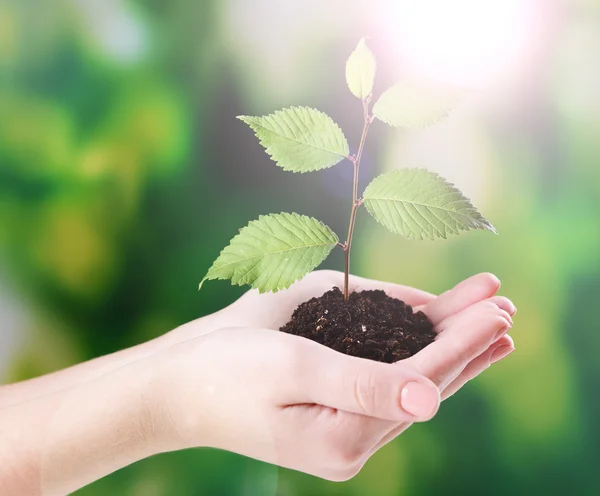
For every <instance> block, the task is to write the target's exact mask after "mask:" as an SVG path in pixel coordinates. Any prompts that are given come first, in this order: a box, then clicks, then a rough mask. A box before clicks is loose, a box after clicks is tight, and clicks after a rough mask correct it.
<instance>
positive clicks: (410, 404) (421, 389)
mask: <svg viewBox="0 0 600 496" xmlns="http://www.w3.org/2000/svg"><path fill="white" fill-rule="evenodd" d="M313 344H314V346H312V345H313ZM305 345H306V346H307V347H310V350H309V349H307V350H306V352H304V353H303V356H304V357H306V363H305V364H304V366H303V367H302V374H301V376H302V378H303V381H302V382H303V385H302V386H301V390H302V395H303V396H304V400H305V401H306V402H307V403H316V404H319V405H324V406H328V407H330V408H335V409H338V410H343V411H346V412H351V413H358V414H361V415H366V416H369V417H375V418H379V419H386V420H394V421H406V420H410V421H411V422H415V421H426V420H429V419H431V418H432V417H433V416H434V415H435V414H436V412H437V410H438V407H439V402H440V395H439V390H438V389H437V387H436V386H435V385H434V384H433V383H432V382H431V381H430V380H429V379H427V378H426V377H424V376H423V375H422V374H419V373H418V372H416V371H415V370H413V369H412V368H410V367H406V366H404V367H400V366H398V365H392V364H387V363H380V362H375V361H372V360H365V359H362V358H356V357H351V356H348V355H344V354H342V353H338V352H336V351H333V350H331V349H329V348H326V347H324V346H321V345H317V344H316V343H314V342H312V341H308V340H307V343H306V344H305Z"/></svg>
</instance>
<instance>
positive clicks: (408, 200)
mask: <svg viewBox="0 0 600 496" xmlns="http://www.w3.org/2000/svg"><path fill="white" fill-rule="evenodd" d="M363 197H364V203H365V206H366V207H367V210H368V211H369V213H370V214H371V215H372V216H373V217H375V219H376V220H377V221H378V222H380V223H381V224H383V225H384V226H385V227H387V228H388V229H389V230H390V231H392V232H394V233H396V234H401V235H402V236H405V237H406V238H409V239H423V238H429V239H434V238H435V237H440V238H446V236H447V235H448V234H458V233H459V231H468V230H470V229H486V230H488V231H491V232H493V233H496V230H495V229H494V226H492V225H491V224H490V223H489V222H488V221H487V220H486V219H485V217H483V216H482V215H481V214H480V213H479V212H478V211H477V209H476V208H475V207H473V205H471V202H470V200H469V199H468V198H466V197H465V196H464V195H463V194H462V193H461V192H460V191H459V190H458V189H456V188H455V187H454V186H453V185H452V184H450V183H449V182H447V181H446V180H445V179H444V178H442V177H440V176H438V175H437V174H435V173H433V172H429V171H427V170H425V169H402V170H395V171H392V172H387V173H385V174H382V175H381V176H379V177H377V178H375V179H374V180H373V181H372V182H371V184H369V185H368V186H367V188H366V189H365V193H364V195H363Z"/></svg>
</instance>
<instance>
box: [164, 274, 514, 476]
mask: <svg viewBox="0 0 600 496" xmlns="http://www.w3.org/2000/svg"><path fill="white" fill-rule="evenodd" d="M340 282H341V274H339V273H336V272H329V271H324V272H316V273H314V274H311V275H310V276H308V277H307V278H306V279H304V280H303V281H301V282H300V283H297V284H296V285H294V286H293V287H292V288H290V290H288V291H284V292H280V293H276V294H266V295H258V294H257V293H256V292H254V291H251V292H249V293H247V294H246V295H245V296H244V297H242V298H241V299H240V300H238V301H237V302H236V303H234V304H233V305H231V306H230V307H228V308H227V309H225V310H223V311H222V312H219V314H217V315H215V316H214V320H213V321H212V322H211V324H212V325H213V326H219V325H225V326H228V327H227V328H224V329H220V330H217V331H215V332H212V331H213V330H214V329H212V328H211V326H208V328H206V327H205V326H200V325H198V324H197V323H191V324H188V325H186V326H183V328H180V329H178V330H176V331H174V335H176V336H177V337H178V339H179V340H181V341H180V344H178V345H175V346H173V347H171V348H169V349H168V350H167V351H165V354H164V357H163V358H164V362H163V367H164V370H165V372H164V377H166V378H168V387H167V388H166V389H165V390H166V392H165V397H166V400H165V401H163V402H162V403H163V404H165V405H168V407H166V408H165V410H164V411H163V415H162V417H163V419H165V418H166V419H168V421H167V422H166V424H167V425H168V426H169V427H168V428H167V429H166V430H165V431H164V437H163V446H162V448H161V449H162V450H163V451H164V450H173V449H181V448H186V447H192V446H213V447H218V448H221V449H226V450H230V451H234V452H237V453H241V454H244V455H247V456H250V457H253V458H257V459H260V460H264V461H267V462H270V463H275V464H277V465H281V466H284V467H289V468H293V469H296V470H300V471H303V472H307V473H310V474H313V475H317V476H319V477H322V478H326V479H330V480H346V479H348V478H350V477H352V476H353V475H355V474H356V473H357V472H358V471H359V470H360V468H361V467H362V466H363V464H364V463H365V462H366V460H367V459H368V458H369V456H371V454H373V453H374V452H375V451H376V450H377V449H379V448H380V447H381V446H383V445H384V444H385V443H386V442H389V441H390V440H391V439H393V438H394V437H396V436H397V435H398V434H399V433H401V432H402V431H403V430H405V429H406V428H407V427H409V426H410V425H411V424H412V423H413V422H415V421H424V420H428V419H429V418H431V417H432V416H433V415H434V414H435V412H436V411H437V408H438V404H439V395H440V394H441V395H442V397H447V396H449V395H450V394H452V393H454V392H455V391H456V390H458V389H459V388H460V387H461V386H462V385H464V383H465V382H466V381H468V380H469V379H470V378H472V377H474V376H476V375H478V374H479V373H480V372H481V371H482V370H484V369H485V368H487V367H488V366H489V364H490V362H491V361H492V355H493V354H494V353H501V354H508V353H510V351H512V349H514V348H513V345H512V340H511V339H510V338H509V337H508V336H507V335H506V332H507V330H508V329H509V327H510V326H511V324H512V321H511V317H510V315H511V314H514V312H515V308H514V306H513V305H512V303H511V302H510V301H509V300H507V299H505V298H502V297H495V296H493V295H494V294H495V293H496V291H497V289H498V287H499V282H498V280H497V279H496V278H495V277H493V276H491V275H489V274H481V275H479V276H475V277H473V278H470V279H468V280H466V281H464V282H463V283H461V284H459V285H458V286H457V287H456V288H454V289H453V290H451V291H449V292H447V293H444V294H443V295H441V296H439V297H437V298H436V297H434V296H432V295H429V294H427V293H424V292H421V291H418V290H414V289H411V288H406V287H403V286H397V285H392V284H386V283H378V282H374V281H368V280H365V279H360V278H353V279H352V284H353V287H354V288H355V289H358V290H360V289H374V288H379V289H384V290H385V291H386V292H387V293H388V294H390V296H395V297H398V298H401V299H403V300H404V301H406V302H407V303H409V304H412V305H414V306H415V307H416V308H417V309H421V310H423V311H425V313H426V314H427V315H428V316H429V318H430V319H431V320H432V321H433V323H434V325H435V329H436V331H437V332H438V333H439V334H440V336H439V338H438V339H437V340H436V342H435V343H433V344H432V345H430V346H429V347H427V348H425V349H424V350H422V351H421V352H420V353H418V354H417V355H415V356H414V357H411V358H410V359H408V360H403V361H401V362H398V363H397V364H393V365H388V364H381V363H377V362H372V361H369V360H363V359H359V358H354V357H348V356H346V355H342V354H340V353H337V352H334V351H333V350H330V349H329V348H326V347H324V346H321V345H318V344H317V343H314V342H312V341H309V340H307V339H304V338H299V337H296V336H291V335H288V334H284V333H280V332H277V331H276V330H275V329H277V328H279V327H280V326H281V325H283V324H284V323H285V322H286V321H287V320H288V319H289V317H290V315H291V313H292V311H293V310H294V309H295V307H296V306H297V305H298V304H299V303H301V302H302V301H305V300H307V299H309V298H311V297H313V296H319V295H320V294H322V293H323V292H325V291H327V290H328V289H331V287H332V286H334V285H339V284H340ZM242 323H244V324H246V326H245V327H237V328H236V327H230V326H235V325H240V324H242ZM200 327H203V328H202V329H200ZM184 336H187V338H188V340H186V341H183V340H182V338H183V337H184ZM194 336H199V337H194ZM434 384H435V386H437V387H435V386H434Z"/></svg>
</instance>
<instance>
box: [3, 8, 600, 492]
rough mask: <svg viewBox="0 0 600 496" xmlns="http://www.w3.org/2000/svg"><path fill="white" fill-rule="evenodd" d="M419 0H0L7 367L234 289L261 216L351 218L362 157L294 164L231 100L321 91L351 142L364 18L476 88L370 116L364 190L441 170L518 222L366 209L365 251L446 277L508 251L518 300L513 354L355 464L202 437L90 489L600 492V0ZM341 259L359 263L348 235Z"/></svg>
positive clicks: (373, 261) (387, 43) (390, 67)
mask: <svg viewBox="0 0 600 496" xmlns="http://www.w3.org/2000/svg"><path fill="white" fill-rule="evenodd" d="M424 2H425V3H423V2H420V4H422V5H425V4H427V8H429V9H430V10H428V11H427V12H426V15H424V16H423V15H421V18H420V21H419V22H420V23H421V24H419V23H417V21H416V19H417V18H411V17H410V15H408V14H407V12H408V13H410V9H409V10H408V11H407V10H404V11H403V10H402V8H404V7H402V6H403V5H404V6H405V5H406V4H407V2H400V1H398V2H394V1H393V0H376V1H367V0H364V1H360V0H356V1H346V0H343V1H342V0H332V1H326V2H324V1H319V0H304V1H303V2H282V1H277V0H220V1H217V0H213V1H210V0H169V1H166V0H164V1H161V0H138V1H133V0H131V1H127V0H1V1H0V379H2V380H3V381H4V382H9V381H16V380H21V379H25V378H28V377H32V376H36V375H39V374H43V373H46V372H49V371H52V370H55V369H58V368H62V367H66V366H68V365H71V364H74V363H77V362H79V361H82V360H86V359H89V358H92V357H95V356H98V355H102V354H106V353H109V352H112V351H115V350H118V349H121V348H123V347H127V346H130V345H133V344H136V343H139V342H142V341H144V340H147V339H150V338H152V337H154V336H157V335H160V334H162V333H164V332H166V331H168V330H169V329H172V328H173V327H175V326H177V325H179V324H181V323H183V322H186V321H189V320H191V319H194V318H197V317H199V316H201V315H204V314H207V313H210V312H212V311H215V310H217V309H219V308H221V307H223V306H224V305H226V304H228V303H229V302H231V301H233V300H234V299H235V298H236V297H238V296H239V295H240V294H242V292H243V289H240V288H233V287H231V286H229V285H228V284H227V283H226V282H213V283H209V284H207V285H206V288H205V289H203V291H202V292H200V293H198V292H197V291H196V289H197V284H198V282H199V280H200V279H201V277H202V275H203V274H204V273H205V271H206V269H207V268H208V267H209V265H210V263H211V262H212V260H213V259H214V258H215V257H216V256H217V255H218V253H219V251H220V249H221V248H222V247H223V246H225V244H226V243H227V242H228V240H229V239H230V238H231V237H232V236H233V235H234V234H235V233H236V230H237V229H238V228H239V227H241V226H243V225H245V224H246V223H247V222H248V221H249V220H251V219H253V218H255V217H257V216H258V215H259V214H263V213H269V212H279V211H282V210H285V211H296V212H299V213H303V214H308V215H314V216H317V217H319V218H321V219H322V220H323V221H325V222H326V223H327V224H329V225H330V226H332V227H333V228H334V229H335V230H336V231H337V232H340V233H343V232H344V229H345V226H346V222H347V215H348V210H349V208H348V201H349V198H350V191H351V171H350V170H349V167H348V164H346V165H344V164H340V165H338V166H337V167H335V168H333V169H329V170H327V171H323V172H319V173H314V174H306V175H293V174H290V173H286V172H284V171H282V170H281V169H279V168H277V167H276V166H275V165H274V164H273V163H272V162H270V161H269V160H268V157H267V156H266V155H265V154H264V152H263V151H262V149H261V148H260V146H259V145H258V144H257V143H256V142H255V140H254V137H253V136H252V133H251V132H250V131H249V130H248V129H247V128H245V126H244V125H243V124H242V123H240V122H239V121H237V120H236V119H235V116H236V115H239V114H253V115H254V114H256V115H258V114H264V113H269V112H271V111H273V110H275V109H277V108H279V107H282V106H288V105H309V106H314V107H318V108H320V109H321V110H323V111H325V112H327V113H328V114H330V115H331V116H332V117H333V118H334V119H335V120H337V121H338V122H339V123H340V124H341V126H342V127H343V129H344V130H345V132H346V135H347V137H348V138H349V140H350V141H351V143H356V142H357V140H358V137H359V133H360V129H361V122H360V121H361V109H360V104H359V103H358V102H357V100H355V99H354V98H353V97H352V95H351V94H350V93H349V92H348V91H347V88H346V86H345V80H344V65H345V60H346V58H347V56H348V55H349V53H350V52H351V50H352V49H353V48H354V46H355V44H356V42H357V41H358V39H359V38H360V37H361V36H363V35H368V36H369V37H370V41H369V44H370V45H371V47H372V48H373V50H374V52H375V53H376V56H377V58H378V60H379V67H378V71H379V72H378V80H377V86H376V91H377V92H379V91H381V90H382V89H385V88H386V87H387V86H388V85H390V84H391V83H393V82H394V80H395V78H397V77H399V75H401V74H402V73H403V71H409V70H414V71H426V72H427V71H428V72H429V74H430V75H436V76H440V77H443V76H446V77H448V78H449V79H453V80H455V81H457V80H459V79H461V78H463V79H464V81H461V82H464V83H469V84H472V85H474V86H476V87H477V89H478V91H477V92H476V93H474V95H473V96H472V97H471V98H470V99H469V100H468V101H467V102H465V104H464V105H463V106H462V107H461V108H460V109H458V110H457V111H456V112H455V113H454V114H453V115H452V117H451V118H450V119H448V120H447V121H445V122H444V123H442V124H440V125H438V126H435V127H433V128H429V129H426V130H423V131H418V132H413V133H405V132H401V131H397V130H391V129H389V128H386V127H385V126H384V125H383V124H381V123H380V124H377V125H376V126H374V128H373V132H372V135H371V137H370V142H369V144H368V146H367V150H366V152H365V153H366V154H365V161H364V167H363V170H362V183H363V186H364V184H366V181H367V180H368V178H370V177H372V176H373V175H374V174H375V173H377V172H380V171H383V170H386V169H391V168H396V167H401V166H417V167H427V168H429V169H431V170H435V171H437V172H439V173H441V174H442V175H444V176H445V177H447V178H448V179H449V180H451V181H452V182H454V183H455V184H457V185H458V186H459V187H460V188H461V189H462V190H463V191H464V192H465V193H466V194H467V195H468V196H470V197H471V198H472V199H473V200H474V203H475V204H476V205H477V206H478V207H479V208H480V210H482V212H483V213H484V214H485V215H486V216H487V217H488V218H489V219H490V220H491V221H492V222H493V223H494V224H495V225H496V227H497V228H498V231H499V233H500V235H499V236H492V235H490V234H489V233H479V232H477V233H468V234H464V235H463V236H460V237H455V238H453V239H451V240H449V241H446V242H434V243H431V242H422V243H419V242H409V241H406V240H402V239H399V238H396V237H394V236H392V235H388V234H387V233H386V232H384V231H383V229H380V227H379V226H378V225H377V224H376V223H375V222H373V221H372V220H371V219H369V218H368V216H366V215H365V214H364V212H361V214H360V215H359V219H358V225H357V233H356V238H355V239H356V245H355V251H354V257H353V261H354V266H353V272H355V273H357V274H359V275H363V276H366V277H371V278H381V279H384V280H393V281H397V282H401V283H404V284H409V285H413V286H417V287H421V288H424V289H426V290H429V291H432V292H441V291H444V290H446V289H448V288H449V287H450V286H452V285H454V284H455V283H456V282H458V281H459V280H461V279H463V278H465V277H467V276H469V275H472V274H474V273H476V272H480V271H491V272H494V273H495V274H497V275H498V276H499V277H500V278H501V279H502V281H503V288H502V293H503V294H506V295H507V296H509V297H511V298H512V299H513V300H514V301H515V303H516V305H517V306H518V308H519V313H518V314H517V316H516V321H515V324H516V325H515V327H514V329H513V332H512V335H513V337H514V339H515V342H516V347H517V351H516V352H515V353H514V354H513V355H512V356H511V357H510V359H508V360H506V361H505V362H504V363H501V364H499V365H497V366H495V367H493V369H491V370H489V371H487V372H486V373H484V374H483V375H482V377H480V378H478V379H477V380H476V381H474V382H473V383H471V384H469V385H468V386H467V387H465V388H464V390H463V391H461V392H460V394H459V395H457V396H456V397H454V398H452V399H450V400H448V401H447V402H446V403H445V404H444V405H443V407H442V409H441V411H440V414H439V415H438V417H437V418H436V419H435V420H434V421H433V422H431V423H428V424H426V425H418V426H415V427H413V428H412V429H410V430H409V431H408V432H407V433H405V434H403V435H402V436H401V438H399V439H397V440H395V441H394V442H393V443H391V444H390V445H388V446H386V447H385V448H384V449H382V450H381V451H380V452H379V453H377V454H376V455H375V456H374V457H373V458H372V459H371V460H370V461H369V462H368V464H367V465H366V467H365V468H364V470H363V471H362V472H361V473H360V474H359V475H358V476H357V477H356V478H355V479H353V480H352V481H350V482H347V483H343V484H334V483H328V482H325V481H321V480H319V479H316V478H312V477H309V476H305V475H302V474H298V473H295V472H292V471H288V470H280V469H277V468H275V467H272V466H268V465H264V464H261V463H258V462H255V461H252V460H247V459H245V458H242V457H239V456H236V455H233V454H229V453H224V452H217V451H209V450H190V451H187V452H182V453H173V454H166V455H161V456H157V457H153V458H151V459H149V460H146V461H143V462H140V463H137V464H135V465H133V466H131V467H128V468H126V469H124V470H121V471H120V472H118V473H115V474H113V475H111V476H109V477H107V478H105V479H103V480H101V481H98V482H97V483H95V484H92V485H91V486H89V487H87V488H85V489H83V490H81V491H80V492H78V493H77V494H81V495H82V496H93V495H104V494H127V495H134V496H136V495H140V496H141V495H143V496H153V495H157V496H158V495H171V494H177V495H275V494H277V495H280V496H296V495H365V494H369V495H370V494H376V495H434V494H435V495H437V494H444V495H446V494H449V495H453V494H457V495H458V494H460V495H481V494H486V495H501V494H519V495H521V494H523V495H529V494H553V495H554V494H576V495H588V494H589V495H595V494H600V475H599V472H598V468H597V467H598V465H600V422H599V421H598V418H599V417H600V360H599V359H598V357H599V356H600V332H599V331H600V326H599V325H598V317H597V315H596V305H598V302H599V300H600V256H599V254H600V218H599V217H600V200H599V196H600V64H599V63H598V61H599V60H600V2H598V1H596V0H587V1H586V0H564V1H559V0H555V1H552V0H547V1H542V0H539V1H534V0H522V1H519V2H514V1H512V0H506V1H504V2H500V1H499V0H496V1H493V2H479V5H484V6H485V8H484V9H483V10H478V11H473V12H472V14H473V15H471V16H470V15H469V12H471V11H469V9H468V7H469V5H468V2H467V3H466V4H465V2H464V1H463V0H457V2H458V4H456V3H455V2H448V5H450V6H451V10H449V11H448V10H446V11H444V12H441V11H439V10H436V5H435V2H432V1H431V0H427V1H425V0H424ZM461 2H462V3H461ZM416 3H417V4H418V3H419V2H416ZM457 5H463V7H464V6H465V5H466V7H465V8H466V10H464V11H463V12H462V15H461V16H460V17H448V16H451V15H452V13H453V12H455V11H456V12H459V13H461V11H460V9H459V8H458V7H457ZM474 5H475V4H474V3H473V2H471V4H470V6H471V8H474V7H473V6H474ZM437 7H439V8H440V9H441V8H442V7H441V3H440V2H438V5H437ZM498 9H500V10H498ZM507 9H508V10H507ZM510 9H512V10H510ZM423 12H424V11H423V9H422V8H421V14H423ZM501 14H502V15H501ZM503 16H504V17H503ZM423 17H424V19H425V20H423ZM413 21H414V22H413ZM459 21H460V23H462V24H460V23H459ZM453 22H456V23H458V24H453ZM486 23H488V24H486ZM411 30H412V31H411ZM428 30H429V31H428ZM442 30H445V31H443V32H442ZM494 33H495V34H494ZM492 34H494V35H495V36H496V38H495V39H491V38H490V39H487V38H486V36H488V35H490V36H491V35H492ZM437 35H439V36H437ZM452 36H458V38H457V39H455V40H454V42H451V41H452V40H450V39H449V38H448V39H445V38H444V37H452ZM461 36H462V37H461ZM424 40H425V41H424ZM457 40H458V41H457ZM428 43H429V44H428ZM453 43H454V44H453ZM413 44H414V46H413ZM436 50H437V51H436ZM443 50H447V52H446V53H443ZM460 50H464V53H463V52H460ZM469 50H470V51H469ZM436 54H437V55H436ZM436 56H437V58H436ZM326 266H327V267H330V268H338V269H339V268H341V266H342V265H341V257H340V256H339V254H338V255H336V256H334V257H332V258H331V259H330V260H329V261H328V262H327V263H326ZM241 414H243V412H241Z"/></svg>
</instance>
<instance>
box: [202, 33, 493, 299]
mask: <svg viewBox="0 0 600 496" xmlns="http://www.w3.org/2000/svg"><path fill="white" fill-rule="evenodd" d="M375 69H376V62H375V57H374V56H373V53H372V52H371V50H370V49H369V48H368V47H367V44H366V42H365V40H364V38H363V39H362V40H360V42H359V43H358V46H357V47H356V49H355V50H354V51H353V52H352V54H351V55H350V58H349V59H348V61H347V63H346V81H347V83H348V87H349V89H350V91H351V92H352V94H353V95H354V96H356V97H357V98H359V99H360V100H361V102H362V108H363V130H362V136H361V139H360V143H359V145H358V149H357V153H356V155H351V154H350V151H349V147H348V141H347V140H346V137H345V136H344V133H343V132H342V130H341V129H340V127H339V126H338V125H337V124H336V123H335V122H334V121H333V120H332V119H331V118H330V117H329V116H327V115H326V114H324V113H323V112H320V111H318V110H316V109H313V108H308V107H290V108H286V109H283V110H278V111H276V112H275V113H273V114H270V115H267V116H263V117H248V116H240V117H238V118H239V119H240V120H241V121H243V122H245V123H246V124H248V126H250V127H251V128H252V130H253V131H254V132H255V134H256V137H257V138H258V139H259V141H260V144H261V145H262V146H263V147H264V148H265V150H266V152H267V154H268V155H269V156H270V157H271V159H272V160H274V161H275V162H276V164H277V165H278V166H279V167H281V168H282V169H284V170H287V171H292V172H299V173H305V172H311V171H317V170H321V169H326V168H328V167H333V166H334V165H336V164H338V163H339V162H341V161H343V160H344V159H347V160H348V161H349V162H350V163H351V164H352V166H353V167H354V182H353V191H352V208H351V210H350V222H349V226H348V234H347V236H346V241H344V242H343V243H342V242H340V240H339V238H338V236H337V235H336V234H335V233H334V232H333V231H332V230H331V229H330V228H329V227H327V226H326V225H325V224H323V223H322V222H320V221H319V220H317V219H315V218H313V217H307V216H305V215H299V214H296V213H280V214H270V215H263V216H260V217H259V218H258V220H254V221H252V222H250V223H249V224H248V225H247V226H246V227H244V228H242V229H241V230H240V232H239V234H238V235H236V236H235V237H234V238H233V239H232V240H231V242H230V244H229V246H227V247H226V248H225V249H224V250H223V251H222V252H221V254H220V255H219V257H218V258H217V260H215V262H214V263H213V265H212V267H211V268H210V269H209V271H208V273H207V274H206V276H205V277H204V279H203V280H202V282H201V283H200V287H202V284H203V283H204V281H206V280H210V279H230V280H231V283H232V284H237V285H240V286H243V285H250V286H252V287H253V288H256V289H258V291H259V292H261V293H263V292H269V291H272V292H275V291H278V290H280V289H284V288H288V287H289V286H291V285H292V284H293V283H294V282H295V281H297V280H299V279H302V278H303V277H304V276H306V275H307V274H308V273H309V272H311V271H312V270H314V269H315V268H316V267H317V266H318V265H320V264H321V263H322V262H323V261H324V260H325V259H326V258H327V256H328V255H329V254H330V253H331V251H332V250H333V249H334V248H335V247H336V246H337V247H340V248H341V249H342V250H343V251H344V261H345V262H344V289H343V294H344V300H345V301H347V300H348V296H349V290H348V277H349V273H350V250H351V248H352V238H353V235H354V224H355V221H356V212H357V210H358V209H359V208H360V207H361V206H362V205H364V206H365V207H366V209H367V210H368V211H369V213H370V214H371V215H372V216H373V217H374V218H375V220H377V221H378V222H379V223H381V224H382V225H383V226H385V227H386V228H388V229H389V230H390V231H392V232H394V233H396V234H400V235H401V236H404V237H406V238H409V239H434V238H444V239H445V238H446V237H447V235H449V234H458V233H459V232H460V231H468V230H471V229H486V230H488V231H491V232H494V233H495V232H496V231H495V229H494V227H493V226H492V225H491V224H490V223H489V222H488V221H487V220H486V219H485V218H484V217H483V216H482V215H481V214H480V213H479V212H478V211H477V209H476V208H475V207H473V205H472V204H471V202H470V200H469V199H468V198H466V197H465V196H464V195H463V194H462V193H461V192H460V191H459V190H458V189H456V188H455V187H454V186H453V185H452V184H450V183H449V182H447V181H446V180H445V179H443V178H442V177H440V176H439V175H437V174H435V173H433V172H430V171H427V170H425V169H400V170H394V171H391V172H387V173H385V174H382V175H380V176H379V177H377V178H375V179H374V180H373V181H372V182H371V183H370V184H369V185H368V186H367V187H366V189H365V190H364V192H363V195H362V196H359V194H358V171H359V168H360V162H361V158H362V155H363V150H364V147H365V143H366V140H367V135H368V133H369V129H370V127H371V125H372V124H373V122H374V121H375V119H379V120H380V121H382V122H385V123H386V124H388V125H390V126H394V127H399V128H404V129H415V128H421V127H424V126H427V125H431V124H434V123H436V122H438V121H439V120H440V119H442V118H443V117H445V116H446V115H448V114H449V113H450V111H451V110H452V109H453V108H454V107H455V105H456V104H457V103H458V102H459V101H460V99H461V98H462V97H463V96H464V94H465V91H464V90H463V89H461V88H457V87H452V86H445V85H441V84H434V83H432V82H427V81H418V80H416V79H410V80H409V79H407V80H403V81H400V82H399V83H397V84H395V85H394V86H392V87H391V88H389V89H388V90H387V91H385V92H384V93H383V94H382V95H381V96H380V97H379V98H378V99H377V100H376V102H375V104H374V105H373V107H372V108H371V102H372V89H373V83H374V80H375Z"/></svg>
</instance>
